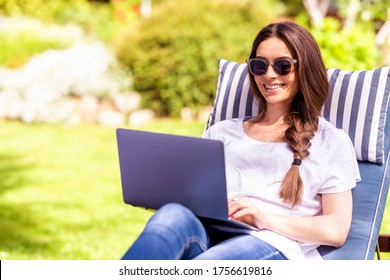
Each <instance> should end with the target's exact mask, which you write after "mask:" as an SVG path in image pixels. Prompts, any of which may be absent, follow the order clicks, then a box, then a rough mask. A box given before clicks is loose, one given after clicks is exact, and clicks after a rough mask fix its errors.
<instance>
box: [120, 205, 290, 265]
mask: <svg viewBox="0 0 390 280" xmlns="http://www.w3.org/2000/svg"><path fill="white" fill-rule="evenodd" d="M122 259H128V260H152V259H153V260H175V259H186V260H189V259H197V260H229V259H230V260H276V259H278V260H285V259H286V258H285V256H284V255H283V254H282V253H281V252H280V251H278V250H277V249H276V248H274V247H273V246H271V245H270V244H268V243H266V242H264V241H262V240H260V239H258V238H256V237H254V236H252V235H249V234H236V233H228V232H224V231H219V230H217V229H214V228H212V227H210V226H208V225H207V224H206V225H205V224H202V222H201V221H200V220H199V219H198V218H197V217H196V216H195V215H194V214H193V213H192V212H191V211H190V210H189V209H187V208H185V207H184V206H182V205H180V204H176V203H170V204H167V205H165V206H163V207H161V208H160V209H159V210H158V211H157V212H156V213H155V214H154V215H153V216H152V218H151V219H150V220H149V222H148V223H147V225H146V227H145V229H144V231H143V232H142V233H141V235H140V236H139V237H138V239H137V240H136V241H135V242H134V244H133V245H132V246H131V247H130V248H129V249H128V251H127V252H126V253H125V255H124V256H123V257H122Z"/></svg>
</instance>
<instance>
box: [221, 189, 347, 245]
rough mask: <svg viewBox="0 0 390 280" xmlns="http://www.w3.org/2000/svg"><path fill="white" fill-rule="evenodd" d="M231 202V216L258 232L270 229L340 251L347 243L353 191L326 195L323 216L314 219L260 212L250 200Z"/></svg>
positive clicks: (291, 237)
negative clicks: (251, 226) (339, 248)
mask: <svg viewBox="0 0 390 280" xmlns="http://www.w3.org/2000/svg"><path fill="white" fill-rule="evenodd" d="M238 199H239V201H238V202H234V200H235V198H233V199H232V200H229V215H230V217H231V218H232V219H237V220H240V221H243V222H246V223H248V224H251V225H254V226H255V227H257V228H259V229H268V230H271V231H274V232H277V233H279V234H281V235H284V236H286V237H288V238H290V239H293V240H297V241H301V242H307V243H314V244H319V245H329V246H334V247H340V246H342V245H343V244H344V242H345V240H346V239H347V236H348V232H349V229H350V226H351V220H352V192H351V190H348V191H345V192H341V193H332V194H323V195H322V210H323V214H322V215H319V216H313V217H290V216H281V215H274V214H267V213H263V212H261V211H260V210H259V209H258V208H257V207H255V206H254V205H253V204H252V202H251V200H250V199H249V198H247V197H239V198H238Z"/></svg>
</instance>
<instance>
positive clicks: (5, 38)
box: [0, 17, 84, 68]
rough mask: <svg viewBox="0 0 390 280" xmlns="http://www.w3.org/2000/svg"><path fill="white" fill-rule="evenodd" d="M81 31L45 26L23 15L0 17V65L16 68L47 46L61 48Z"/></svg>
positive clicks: (73, 39)
mask: <svg viewBox="0 0 390 280" xmlns="http://www.w3.org/2000/svg"><path fill="white" fill-rule="evenodd" d="M83 36H84V34H83V32H81V30H80V29H78V28H76V27H75V26H67V27H61V26H58V25H49V24H45V23H42V22H40V21H37V20H34V19H29V18H25V17H14V18H4V19H2V24H1V26H0V45H1V52H0V66H6V67H9V68H18V67H20V66H22V65H24V64H25V63H26V62H27V61H28V60H29V59H30V58H31V57H32V56H33V55H35V54H38V53H40V52H42V51H44V50H47V49H64V48H67V47H69V46H70V45H72V44H73V43H74V42H75V41H80V40H81V39H82V38H83Z"/></svg>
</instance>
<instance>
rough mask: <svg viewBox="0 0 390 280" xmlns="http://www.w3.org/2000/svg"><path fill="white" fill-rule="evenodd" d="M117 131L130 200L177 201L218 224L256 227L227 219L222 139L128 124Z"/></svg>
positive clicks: (141, 203) (151, 204) (149, 203)
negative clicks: (142, 127)
mask: <svg viewBox="0 0 390 280" xmlns="http://www.w3.org/2000/svg"><path fill="white" fill-rule="evenodd" d="M116 134H117V144H118V153H119V165H120V175H121V183H122V193H123V200H124V202H125V203H126V204H130V205H132V206H136V207H142V208H145V209H151V210H156V209H158V208H160V207H161V206H163V205H165V204H167V203H171V202H175V203H180V204H182V205H184V206H185V207H187V208H189V209H190V210H191V211H192V212H193V213H194V214H195V215H196V216H198V217H199V218H200V219H201V220H203V221H205V222H207V223H210V224H213V225H214V226H217V227H224V228H225V227H227V228H228V229H229V230H232V229H245V230H248V229H250V230H253V229H255V228H254V227H251V226H249V225H247V224H245V223H241V222H238V221H232V220H229V219H228V206H227V191H226V176H225V156H224V147H223V143H222V142H221V141H217V140H210V139H202V138H195V137H188V136H179V135H171V134H164V133H155V132H146V131H139V130H132V129H124V128H118V129H117V131H116ZM255 230H256V229H255Z"/></svg>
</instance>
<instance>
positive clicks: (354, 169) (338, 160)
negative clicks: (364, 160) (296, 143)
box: [319, 129, 361, 194]
mask: <svg viewBox="0 0 390 280" xmlns="http://www.w3.org/2000/svg"><path fill="white" fill-rule="evenodd" d="M329 142H330V143H329V145H328V146H327V149H325V150H324V151H323V155H324V159H326V166H324V167H325V169H326V172H324V173H325V178H324V181H323V184H322V185H321V187H320V189H319V193H322V194H324V193H338V192H343V191H346V190H349V189H352V188H354V187H355V186H356V183H357V182H359V181H360V180H361V178H360V172H359V166H358V163H357V159H356V153H355V149H354V147H353V145H352V142H351V140H350V138H349V136H348V135H347V134H346V133H345V132H344V131H342V130H340V129H337V130H335V133H334V135H333V137H331V138H330V139H329Z"/></svg>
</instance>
